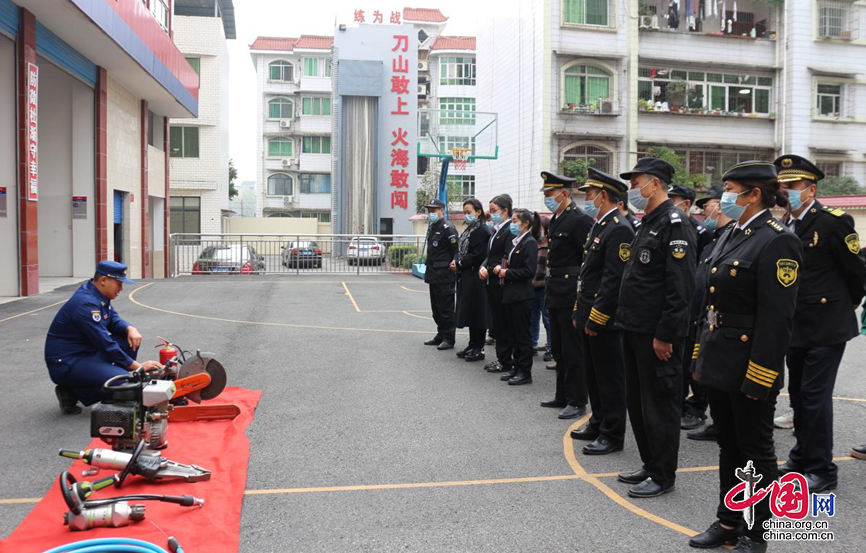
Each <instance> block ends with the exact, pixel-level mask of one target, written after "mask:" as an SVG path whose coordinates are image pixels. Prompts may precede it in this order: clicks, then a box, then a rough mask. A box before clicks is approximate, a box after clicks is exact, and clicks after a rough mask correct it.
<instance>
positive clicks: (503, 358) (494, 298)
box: [487, 281, 512, 367]
mask: <svg viewBox="0 0 866 553" xmlns="http://www.w3.org/2000/svg"><path fill="white" fill-rule="evenodd" d="M496 282H497V283H496V284H488V285H487V299H488V300H489V301H488V302H487V303H488V305H489V306H490V317H491V318H490V331H491V335H493V336H496V360H497V361H499V362H500V363H502V364H503V365H504V366H506V367H510V366H511V363H512V358H511V340H510V339H509V337H508V336H507V335H505V332H504V330H503V325H504V324H505V310H504V308H503V305H502V286H499V284H498V281H496Z"/></svg>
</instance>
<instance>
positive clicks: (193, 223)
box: [169, 196, 201, 234]
mask: <svg viewBox="0 0 866 553" xmlns="http://www.w3.org/2000/svg"><path fill="white" fill-rule="evenodd" d="M169 229H170V231H171V233H172V234H177V233H184V232H187V233H192V234H199V233H200V232H201V198H199V197H196V196H172V197H171V200H170V203H169Z"/></svg>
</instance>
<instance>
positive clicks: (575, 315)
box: [425, 155, 866, 552]
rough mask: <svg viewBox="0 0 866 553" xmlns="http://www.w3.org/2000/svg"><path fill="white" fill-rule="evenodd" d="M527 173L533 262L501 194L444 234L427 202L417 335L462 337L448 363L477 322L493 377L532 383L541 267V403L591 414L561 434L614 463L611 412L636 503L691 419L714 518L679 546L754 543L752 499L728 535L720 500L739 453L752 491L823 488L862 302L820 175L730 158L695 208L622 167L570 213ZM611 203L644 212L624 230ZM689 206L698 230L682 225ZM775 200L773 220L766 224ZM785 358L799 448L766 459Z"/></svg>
mask: <svg viewBox="0 0 866 553" xmlns="http://www.w3.org/2000/svg"><path fill="white" fill-rule="evenodd" d="M541 176H542V179H543V181H544V186H543V188H542V190H541V191H542V193H543V194H544V204H545V206H546V207H547V208H548V209H549V210H550V212H551V213H552V216H551V218H550V220H549V224H548V225H547V230H546V232H545V233H544V234H545V239H546V243H547V259H546V262H545V263H544V265H543V266H542V267H541V268H539V267H538V252H539V246H538V242H539V241H541V240H542V235H541V232H542V231H541V228H542V224H541V218H540V217H539V215H538V214H537V213H532V212H530V211H528V210H525V209H514V208H513V206H512V200H511V198H510V197H509V196H507V195H499V196H496V197H494V198H493V199H492V200H491V201H490V203H489V206H488V210H487V213H486V214H485V211H484V209H483V206H482V204H481V203H480V202H479V201H478V200H475V199H471V200H467V201H466V202H465V203H464V205H463V208H464V216H465V220H466V223H467V228H466V230H464V231H463V233H462V234H461V235H460V236H459V237H458V235H457V232H456V230H455V229H454V227H453V226H451V225H450V224H449V223H448V222H446V221H444V219H443V212H444V207H445V206H444V204H441V202H435V201H434V202H433V203H431V204H430V205H428V206H427V209H428V213H429V216H430V221H431V225H430V229H429V233H428V244H427V247H428V257H427V275H426V277H425V279H426V280H427V282H428V283H430V294H431V296H430V297H431V305H432V307H433V315H434V319H435V320H436V323H437V326H438V333H437V335H436V337H435V338H434V339H432V340H429V341H428V342H426V343H427V344H429V345H437V346H438V347H439V349H450V348H453V347H454V340H455V334H454V332H455V330H454V329H455V326H456V327H460V328H463V327H468V328H469V333H470V339H469V345H468V347H467V348H466V349H465V350H463V351H461V352H458V356H462V357H464V358H466V359H467V360H479V359H483V358H484V350H483V347H484V343H485V342H484V340H485V331H486V330H487V329H490V331H491V334H492V335H494V336H495V343H496V353H495V359H494V360H492V361H490V362H489V363H488V364H487V365H486V366H485V369H486V370H487V371H489V372H500V373H505V374H504V375H503V377H502V379H503V380H505V381H507V382H508V384H510V385H521V384H529V383H531V382H532V373H531V368H532V354H533V349H534V348H533V343H532V331H531V328H530V327H531V326H532V325H531V322H532V306H533V303H534V302H535V298H536V292H534V290H533V279H534V277H536V275H538V274H540V272H541V271H543V274H544V287H543V290H544V297H545V299H544V303H545V306H546V308H547V312H548V314H549V338H550V352H551V354H552V357H553V359H554V360H555V362H556V371H557V377H556V391H555V395H554V398H553V399H552V400H550V401H546V402H543V403H542V404H541V405H542V406H543V407H551V408H556V409H557V410H558V416H559V418H562V419H570V418H577V417H581V416H583V415H585V414H586V407H587V403H590V404H591V409H592V416H591V418H590V419H589V421H588V422H587V423H586V424H585V425H584V426H583V427H582V428H580V429H578V430H574V431H573V432H572V434H571V435H572V438H574V439H577V440H585V441H588V442H589V443H588V444H587V445H585V446H584V447H583V449H582V452H583V453H584V454H586V455H604V454H609V453H613V452H616V451H621V450H622V449H623V442H624V439H625V431H626V414H628V417H629V421H630V423H631V427H632V431H633V433H634V438H635V442H636V443H637V447H638V451H639V453H640V458H641V462H642V466H641V467H640V468H638V469H637V470H635V471H631V472H624V473H621V474H619V475H618V480H619V481H620V482H623V483H625V484H628V485H629V486H630V487H629V489H628V495H629V496H631V497H635V498H648V497H656V496H659V495H662V494H665V493H668V492H670V491H672V490H673V489H674V483H675V479H676V470H677V465H678V454H679V445H680V430H681V428H687V429H688V428H695V427H696V426H699V425H700V424H701V423H702V421H703V419H705V418H706V416H707V415H706V411H707V408H709V411H710V416H711V417H712V420H713V424H712V425H710V426H708V427H707V428H705V429H704V430H703V431H701V432H702V433H703V434H702V435H703V437H704V438H705V439H706V438H707V437H711V438H713V439H715V440H716V441H717V442H718V444H719V494H720V495H719V499H720V501H719V507H718V511H717V520H716V521H715V522H714V523H713V524H712V525H711V526H710V527H709V529H708V530H707V531H705V532H703V533H701V534H698V535H697V536H695V537H693V538H691V539H690V541H689V544H690V545H692V546H693V547H699V548H712V547H718V546H721V545H724V544H726V543H736V544H737V546H736V549H735V551H740V552H763V551H766V547H767V546H766V542H765V540H764V538H763V531H764V529H763V523H764V522H765V521H766V520H767V519H768V518H769V517H770V509H769V504H768V502H767V501H762V502H761V503H759V504H758V505H757V506H756V508H755V514H754V518H753V520H752V524H751V525H749V526H748V527H746V526H745V525H744V523H743V517H742V515H741V514H740V513H739V512H734V511H731V510H730V509H728V508H727V507H726V506H725V502H724V497H725V495H726V494H727V492H728V491H729V490H731V489H732V488H733V487H734V486H736V485H737V484H738V483H739V480H738V479H737V477H736V471H737V469H744V468H745V467H746V464H747V462H749V461H751V463H752V465H753V467H754V471H755V473H757V474H761V475H763V477H762V479H761V480H760V482H759V484H758V485H757V486H756V490H757V489H761V488H764V487H767V486H770V485H771V484H772V483H773V481H775V480H777V479H778V477H779V475H780V474H785V473H789V472H798V473H800V474H802V475H803V476H804V478H805V481H806V482H807V484H808V486H809V489H810V491H811V492H822V491H825V490H832V489H835V488H836V486H837V483H838V476H837V472H838V469H837V467H836V465H835V464H834V463H833V460H832V446H833V407H832V394H833V387H834V385H835V380H836V374H837V372H838V369H839V365H840V363H841V359H842V354H843V353H844V350H845V344H846V342H847V341H848V340H850V339H851V338H852V337H854V336H856V335H857V334H858V325H857V320H856V316H855V310H856V308H857V307H858V306H859V305H860V304H861V303H862V302H863V298H864V295H866V260H864V256H863V254H862V252H861V249H860V243H859V237H858V235H857V232H856V230H855V229H854V222H853V219H852V217H851V216H850V215H847V214H845V213H844V212H842V211H841V210H838V209H832V208H829V207H826V206H823V205H821V203H820V202H819V201H818V200H817V199H816V196H817V192H818V187H819V184H818V183H819V181H820V180H821V179H822V178H823V177H824V175H823V173H822V172H821V171H820V170H819V169H818V167H816V166H815V165H814V164H813V163H812V162H810V161H809V160H807V159H805V158H802V157H800V156H796V155H784V156H781V157H780V158H778V159H776V160H775V162H772V163H771V162H766V161H748V162H743V163H740V164H737V165H735V166H733V167H731V168H729V169H728V170H727V172H725V174H724V176H723V178H722V181H723V183H720V184H717V185H714V186H712V187H711V188H710V190H709V193H708V194H707V196H706V197H704V198H701V199H700V200H697V201H696V200H695V194H694V191H693V190H691V189H688V188H685V187H682V186H671V183H672V181H673V177H674V168H673V167H672V166H671V165H670V164H668V163H666V162H665V161H663V160H659V159H655V158H642V159H641V160H639V161H638V163H637V165H636V166H635V167H634V169H633V170H631V171H629V172H626V173H622V174H621V175H620V177H621V179H623V180H625V181H628V184H626V182H623V180H620V179H617V178H616V177H614V176H612V175H608V174H606V173H603V172H601V171H598V170H596V169H594V168H590V169H589V173H588V177H587V179H586V180H585V182H583V183H582V184H581V185H580V186H579V187H577V190H578V191H581V192H584V193H585V199H584V203H583V205H582V208H581V207H578V206H577V205H576V203H575V201H574V199H573V198H572V193H573V190H574V188H575V184H576V183H575V180H574V179H571V178H568V177H563V176H559V175H555V174H553V173H549V172H542V174H541ZM629 204H630V205H631V206H633V207H634V208H636V209H637V210H638V211H642V212H643V213H644V215H643V218H642V219H641V220H640V221H638V220H637V219H635V218H634V217H633V216H632V215H631V213H630V212H629V211H628V205H629ZM693 205H696V206H697V207H698V208H699V209H700V210H702V211H703V221H698V220H697V219H695V218H694V217H692V216H691V215H690V213H691V211H692V206H693ZM773 208H781V209H785V215H784V217H783V218H782V220H781V221H780V220H778V219H776V218H775V217H774V216H773V214H772V213H771V211H770V210H771V209H773ZM488 216H489V218H490V220H489V222H488V221H486V219H487V217H488ZM536 280H537V278H536ZM455 285H456V305H457V315H456V320H455V316H454V305H455ZM536 289H538V288H537V287H536ZM786 363H787V367H788V371H789V382H788V391H789V394H790V399H791V406H792V408H793V410H794V427H795V436H796V440H797V441H796V445H795V446H794V448H793V449H792V450H791V452H790V453H789V455H788V461H787V462H786V463H784V464H782V465H781V467H780V466H778V464H777V461H776V450H775V445H774V441H773V417H774V413H775V407H776V401H777V398H778V396H779V393H780V391H781V389H782V387H783V382H784V373H785V365H786ZM855 451H858V450H857V449H856V448H855Z"/></svg>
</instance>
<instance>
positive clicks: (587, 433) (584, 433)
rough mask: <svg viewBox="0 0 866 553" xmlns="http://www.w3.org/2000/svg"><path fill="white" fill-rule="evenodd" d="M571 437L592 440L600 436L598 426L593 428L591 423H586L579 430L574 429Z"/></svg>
mask: <svg viewBox="0 0 866 553" xmlns="http://www.w3.org/2000/svg"><path fill="white" fill-rule="evenodd" d="M571 438H572V439H573V440H586V441H589V442H592V441H594V440H595V439H596V438H598V428H593V427H592V426H590V425H589V424H585V425H583V427H582V428H580V429H578V430H572V431H571Z"/></svg>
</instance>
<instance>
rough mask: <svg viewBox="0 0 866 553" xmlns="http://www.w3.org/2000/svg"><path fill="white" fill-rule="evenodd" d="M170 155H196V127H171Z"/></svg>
mask: <svg viewBox="0 0 866 553" xmlns="http://www.w3.org/2000/svg"><path fill="white" fill-rule="evenodd" d="M170 141H171V152H170V154H171V157H198V127H172V128H171V134H170Z"/></svg>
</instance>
